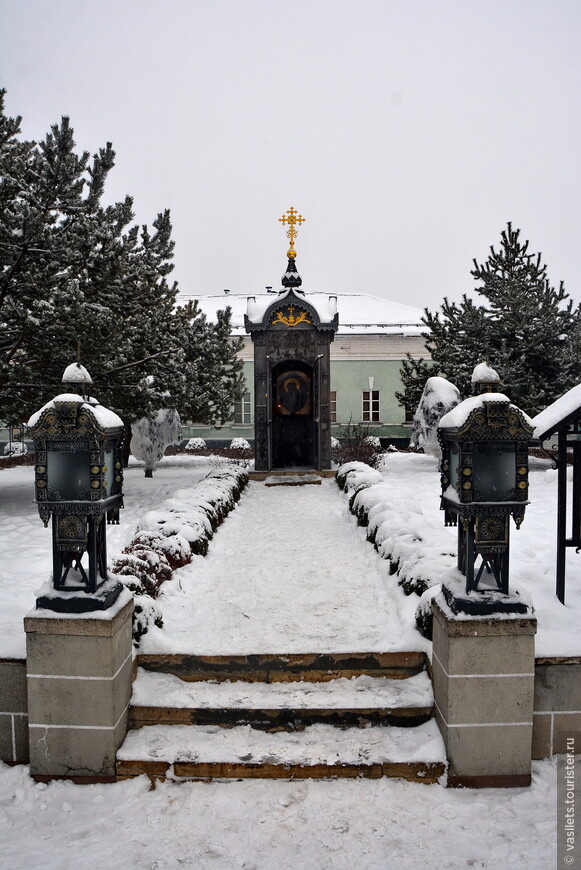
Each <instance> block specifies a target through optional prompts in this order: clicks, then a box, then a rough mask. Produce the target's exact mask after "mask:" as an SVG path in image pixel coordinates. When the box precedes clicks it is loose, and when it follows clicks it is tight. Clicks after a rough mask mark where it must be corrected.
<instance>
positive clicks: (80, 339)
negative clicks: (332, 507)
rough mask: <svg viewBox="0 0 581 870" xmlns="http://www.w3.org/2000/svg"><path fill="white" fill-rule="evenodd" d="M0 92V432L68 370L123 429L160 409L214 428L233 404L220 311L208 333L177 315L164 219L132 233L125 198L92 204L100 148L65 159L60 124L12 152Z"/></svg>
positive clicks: (102, 155) (109, 154)
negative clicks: (88, 381) (81, 369)
mask: <svg viewBox="0 0 581 870" xmlns="http://www.w3.org/2000/svg"><path fill="white" fill-rule="evenodd" d="M3 97H4V92H0V206H1V208H2V215H3V218H2V220H1V221H0V266H1V269H0V418H1V419H3V420H4V421H19V420H25V419H27V417H28V416H29V414H30V413H31V412H32V411H34V410H36V409H37V408H38V407H39V406H40V405H42V404H43V403H44V402H45V401H46V400H47V399H48V398H51V397H52V396H53V395H55V394H56V393H58V392H61V391H62V387H61V383H60V382H61V378H62V373H63V371H64V369H65V368H66V366H67V365H69V363H71V362H72V361H73V360H74V359H75V358H76V356H77V348H78V347H79V346H80V349H81V356H82V361H83V364H84V365H85V366H86V367H87V368H88V369H89V371H90V373H91V375H92V377H93V381H94V383H95V386H94V392H95V395H96V396H97V397H98V398H99V400H100V401H101V402H102V403H103V404H104V405H108V406H109V407H110V408H112V409H113V410H115V411H116V412H117V413H118V414H119V415H120V416H121V417H122V418H123V419H124V420H125V421H126V425H127V426H128V427H129V424H130V423H131V422H132V421H133V420H135V419H138V418H140V417H144V416H149V417H152V416H153V415H154V414H155V412H156V411H157V410H159V409H160V408H164V407H165V408H167V407H168V406H170V400H171V406H173V407H175V408H176V409H178V410H179V412H180V414H181V416H182V417H183V418H184V419H193V418H195V419H198V420H200V421H202V420H203V421H204V422H206V421H207V422H223V421H224V420H226V419H227V418H228V417H229V415H230V413H231V408H232V405H233V404H234V402H235V400H236V399H237V398H238V397H239V394H240V392H241V375H240V371H241V365H242V364H241V363H240V361H239V360H238V359H237V358H236V350H237V346H235V345H234V344H233V343H232V342H231V340H230V314H229V311H228V310H227V311H225V312H222V313H221V314H220V318H219V322H218V323H217V324H215V325H214V324H210V323H208V322H207V321H206V318H205V317H204V316H203V315H202V314H201V312H200V311H199V310H197V309H196V308H195V307H194V306H192V305H188V306H185V307H182V308H179V307H176V299H177V290H178V288H177V285H176V284H175V283H170V282H169V275H170V273H171V270H172V269H173V265H172V262H171V260H172V257H173V248H174V242H173V241H172V238H171V232H172V227H171V221H170V215H169V212H167V211H165V212H162V213H160V214H159V215H158V216H157V218H156V219H155V220H154V221H153V225H152V229H151V230H150V229H149V228H148V227H147V226H142V227H141V228H139V227H138V226H135V225H132V221H133V202H132V199H131V197H126V199H125V200H124V201H123V202H119V203H115V204H114V205H111V206H104V205H102V204H101V199H102V195H103V190H104V186H105V182H106V179H107V175H108V173H109V171H110V170H111V169H112V168H113V166H114V158H115V154H114V151H113V149H112V146H111V144H110V143H108V144H107V145H106V147H105V148H102V149H100V150H99V151H98V152H97V153H96V154H95V155H94V156H93V158H92V160H91V159H90V158H89V154H88V152H84V153H83V154H82V155H80V156H78V155H77V154H76V153H75V143H74V139H73V131H72V128H71V126H70V124H69V121H68V119H67V118H63V119H62V121H61V123H60V124H59V125H53V126H52V127H51V131H50V133H49V134H48V135H47V136H46V138H45V139H44V141H43V142H41V143H38V144H37V143H34V142H23V141H21V140H20V138H19V134H20V119H19V118H15V119H10V118H7V117H6V116H5V114H4V111H3Z"/></svg>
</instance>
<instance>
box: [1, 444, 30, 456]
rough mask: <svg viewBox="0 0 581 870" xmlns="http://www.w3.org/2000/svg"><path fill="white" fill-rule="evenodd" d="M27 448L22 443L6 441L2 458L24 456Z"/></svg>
mask: <svg viewBox="0 0 581 870" xmlns="http://www.w3.org/2000/svg"><path fill="white" fill-rule="evenodd" d="M27 453H28V447H27V446H26V444H25V443H24V441H8V443H7V444H6V446H5V447H4V456H26V454H27Z"/></svg>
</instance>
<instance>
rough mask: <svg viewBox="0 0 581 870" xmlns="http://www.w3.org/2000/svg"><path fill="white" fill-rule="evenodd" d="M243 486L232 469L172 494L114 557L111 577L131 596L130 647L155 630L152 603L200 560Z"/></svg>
mask: <svg viewBox="0 0 581 870" xmlns="http://www.w3.org/2000/svg"><path fill="white" fill-rule="evenodd" d="M247 483H248V472H247V471H245V470H244V469H243V468H241V467H240V466H238V465H234V464H233V463H231V464H229V465H227V466H222V467H221V468H217V469H214V470H213V471H211V472H210V473H209V474H208V476H207V477H205V478H204V479H203V480H201V481H200V482H199V483H198V484H197V485H196V486H194V487H191V488H190V489H182V490H178V491H177V492H176V493H174V496H173V498H169V499H166V501H164V502H162V504H161V505H160V507H159V508H157V509H156V510H151V511H148V512H147V513H146V514H145V516H143V517H142V518H141V520H140V522H139V525H138V528H137V532H136V534H135V535H134V537H133V540H132V541H131V543H130V544H129V546H127V547H126V548H125V550H124V551H123V552H122V553H121V554H120V555H119V556H117V557H116V558H115V559H114V560H113V562H112V566H111V570H112V572H113V573H115V574H116V575H118V576H119V579H120V580H121V581H122V582H123V583H124V584H125V585H126V586H127V588H128V589H130V590H131V591H132V592H133V594H134V595H135V615H134V622H133V639H134V642H135V644H136V645H138V644H139V639H140V638H141V637H142V636H143V635H144V634H145V632H146V631H147V629H148V626H149V625H151V624H155V625H159V626H160V627H161V625H160V621H161V612H160V610H159V608H158V607H156V606H155V605H154V599H155V598H157V596H158V595H159V592H160V587H161V585H162V584H163V583H164V582H165V581H166V580H169V579H170V578H171V576H172V573H173V571H174V570H175V569H176V568H180V567H182V566H183V565H187V564H188V562H191V561H192V558H193V555H194V554H196V555H201V556H205V555H206V553H207V552H208V542H209V541H210V540H211V538H212V536H213V534H214V531H215V530H216V528H217V527H218V525H219V524H220V523H221V522H222V521H223V520H224V518H225V517H226V516H227V515H228V513H229V512H230V511H231V510H232V509H233V508H234V507H235V505H236V502H237V501H238V500H239V499H240V495H241V493H242V490H243V489H244V487H245V486H246V484H247Z"/></svg>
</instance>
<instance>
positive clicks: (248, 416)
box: [234, 393, 252, 426]
mask: <svg viewBox="0 0 581 870" xmlns="http://www.w3.org/2000/svg"><path fill="white" fill-rule="evenodd" d="M251 422H252V404H251V396H250V393H244V395H243V396H242V398H241V399H240V400H239V401H238V402H236V404H235V405H234V423H235V424H238V425H239V426H240V425H247V426H249V425H250V423H251Z"/></svg>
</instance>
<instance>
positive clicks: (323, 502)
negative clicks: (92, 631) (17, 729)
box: [141, 480, 425, 655]
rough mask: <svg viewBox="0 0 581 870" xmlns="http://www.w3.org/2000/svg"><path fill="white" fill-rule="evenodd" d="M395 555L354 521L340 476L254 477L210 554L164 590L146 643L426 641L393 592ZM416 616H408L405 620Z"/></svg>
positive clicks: (258, 648) (285, 646)
mask: <svg viewBox="0 0 581 870" xmlns="http://www.w3.org/2000/svg"><path fill="white" fill-rule="evenodd" d="M388 570H389V565H388V563H387V562H385V561H384V560H382V559H380V558H379V557H378V555H377V554H376V553H375V551H374V549H373V547H371V546H370V545H369V544H368V543H367V542H366V541H365V537H364V534H363V530H360V529H357V528H356V527H355V521H354V518H353V517H352V516H351V515H350V514H349V512H348V507H347V501H346V499H345V497H344V496H343V495H342V494H341V493H340V492H339V490H338V488H337V485H336V483H335V482H334V481H333V480H323V482H322V485H321V486H302V487H266V486H264V484H262V483H259V482H256V481H254V482H251V483H250V484H249V486H248V488H247V490H246V491H245V493H244V494H243V496H242V499H241V501H240V503H239V505H238V507H237V509H236V510H235V511H233V512H232V513H231V514H230V516H229V517H228V519H227V520H226V521H225V523H224V524H223V526H221V528H220V529H219V531H218V532H217V534H216V536H215V537H214V539H213V541H212V542H211V544H210V549H209V552H208V555H207V556H206V557H200V556H198V557H195V558H194V561H193V562H192V563H191V564H190V565H188V566H186V567H185V568H183V569H181V570H180V571H178V572H176V574H175V575H174V577H175V579H174V580H172V581H171V582H169V583H167V584H165V586H164V591H163V592H162V595H161V597H160V599H159V603H160V605H161V608H162V611H163V619H164V623H165V625H164V629H163V630H161V631H159V630H155V629H153V630H151V631H150V632H149V633H148V634H147V635H146V636H145V637H144V638H143V642H142V647H141V650H142V651H143V652H169V651H171V652H189V653H205V654H207V655H219V654H234V653H238V654H248V653H264V652H269V653H292V652H346V651H351V652H356V651H373V650H382V651H386V652H387V651H391V650H413V649H425V641H424V640H423V639H422V638H421V637H420V635H419V634H418V633H417V632H416V631H415V629H413V630H412V629H410V628H409V627H408V629H407V633H406V632H405V631H404V628H403V625H402V620H401V619H400V614H399V613H398V607H401V605H402V595H401V592H400V593H399V594H394V593H393V592H390V588H391V589H393V584H391V583H389V582H388ZM408 625H409V622H408Z"/></svg>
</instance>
